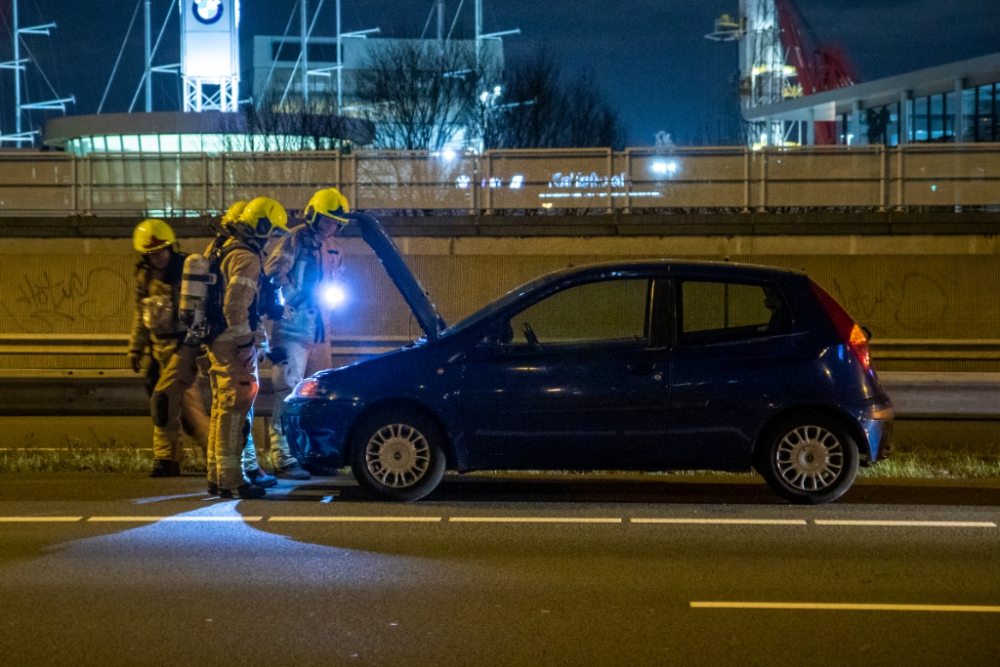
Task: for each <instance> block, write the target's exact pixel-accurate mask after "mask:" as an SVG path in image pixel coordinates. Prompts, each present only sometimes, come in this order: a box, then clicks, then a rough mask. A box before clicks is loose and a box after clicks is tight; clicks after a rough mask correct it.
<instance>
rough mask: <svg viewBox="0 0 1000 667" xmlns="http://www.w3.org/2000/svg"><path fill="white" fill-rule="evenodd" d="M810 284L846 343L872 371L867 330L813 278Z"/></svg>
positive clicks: (867, 369)
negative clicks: (863, 329) (862, 328)
mask: <svg viewBox="0 0 1000 667" xmlns="http://www.w3.org/2000/svg"><path fill="white" fill-rule="evenodd" d="M809 286H810V287H812V291H813V293H814V294H815V295H816V298H817V299H819V302H820V304H821V305H822V306H823V310H825V311H826V314H827V315H829V316H830V319H831V320H832V321H833V325H834V326H835V327H836V328H837V332H838V333H839V334H840V337H841V339H842V340H843V341H844V344H845V345H847V347H848V349H850V351H851V352H852V353H853V354H854V356H855V357H857V358H858V361H860V362H861V365H862V366H863V367H864V369H865V370H866V371H870V370H871V367H872V358H871V352H869V350H868V338H867V337H866V336H865V332H864V331H862V330H861V327H859V326H858V324H857V322H855V321H854V318H852V317H851V316H850V315H849V314H848V313H847V311H846V310H844V307H843V306H841V305H840V304H839V303H837V301H836V299H834V298H833V297H832V296H830V295H829V294H827V293H826V290H824V289H823V288H822V287H820V286H819V285H817V284H816V283H815V282H814V281H812V280H810V281H809Z"/></svg>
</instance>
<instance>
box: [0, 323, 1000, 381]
mask: <svg viewBox="0 0 1000 667" xmlns="http://www.w3.org/2000/svg"><path fill="white" fill-rule="evenodd" d="M329 341H330V358H331V364H332V365H333V366H334V367H337V366H342V365H344V364H348V363H352V362H354V361H358V360H359V359H364V358H366V357H370V356H374V355H377V354H382V353H385V352H389V351H391V350H395V349H398V348H400V347H402V346H403V345H406V344H407V343H409V342H411V339H410V338H407V337H406V336H371V337H363V338H362V337H356V336H330V337H329ZM127 345H128V336H126V335H123V334H100V335H95V334H57V335H40V334H0V358H6V360H7V361H6V362H5V363H4V364H3V365H2V367H0V378H12V377H20V378H29V377H72V376H76V377H95V376H109V377H110V376H114V375H116V374H131V370H128V364H127V360H126V352H127ZM871 350H872V357H873V358H874V359H875V360H876V362H878V361H885V362H888V361H995V360H1000V339H997V340H992V339H985V340H941V339H926V340H921V339H882V340H878V339H874V340H872V341H871ZM93 358H100V359H102V360H103V361H108V362H111V363H108V364H105V363H100V364H93V363H88V362H92V359H93ZM18 359H23V360H24V361H23V362H19V361H17V360H18ZM42 360H44V361H42ZM58 360H63V361H64V364H63V365H62V366H56V365H54V364H52V363H51V362H52V361H58ZM265 363H266V362H265Z"/></svg>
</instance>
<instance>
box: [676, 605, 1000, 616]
mask: <svg viewBox="0 0 1000 667" xmlns="http://www.w3.org/2000/svg"><path fill="white" fill-rule="evenodd" d="M691 608H692V609H795V610H817V611H937V612H975V613H989V614H997V613H1000V607H990V606H980V605H949V604H863V603H853V602H691Z"/></svg>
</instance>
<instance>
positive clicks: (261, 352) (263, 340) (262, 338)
mask: <svg viewBox="0 0 1000 667" xmlns="http://www.w3.org/2000/svg"><path fill="white" fill-rule="evenodd" d="M253 346H254V348H255V349H256V350H257V363H258V364H259V363H261V362H262V361H264V357H265V356H266V355H267V352H268V349H269V346H268V344H267V331H265V330H264V329H263V328H259V329H257V330H256V331H254V332H253Z"/></svg>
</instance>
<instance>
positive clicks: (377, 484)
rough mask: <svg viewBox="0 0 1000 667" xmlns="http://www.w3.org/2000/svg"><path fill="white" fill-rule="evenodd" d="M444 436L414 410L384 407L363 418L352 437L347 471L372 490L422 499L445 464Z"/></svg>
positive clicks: (399, 497) (394, 496)
mask: <svg viewBox="0 0 1000 667" xmlns="http://www.w3.org/2000/svg"><path fill="white" fill-rule="evenodd" d="M443 445H444V436H443V435H442V434H441V430H440V428H438V426H437V424H435V423H434V421H433V420H431V419H429V418H428V417H427V416H426V415H424V414H423V413H421V412H420V411H418V410H414V409H411V408H396V409H391V410H382V411H379V412H377V413H375V414H373V415H370V416H368V417H366V418H365V419H364V421H362V422H361V423H360V424H359V425H358V427H357V428H355V429H354V433H353V435H352V436H351V454H350V456H351V472H352V473H354V478H355V479H356V480H357V481H358V484H359V485H360V486H361V487H362V488H363V489H365V490H366V491H368V492H369V493H371V494H372V495H374V496H376V497H378V498H381V499H384V500H395V501H411V500H419V499H420V498H423V497H424V496H426V495H427V494H429V493H430V492H431V491H433V490H434V488H435V487H436V486H437V485H438V483H439V482H440V481H441V478H442V477H443V476H444V471H445V467H446V465H445V464H446V462H445V456H444V448H443Z"/></svg>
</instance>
